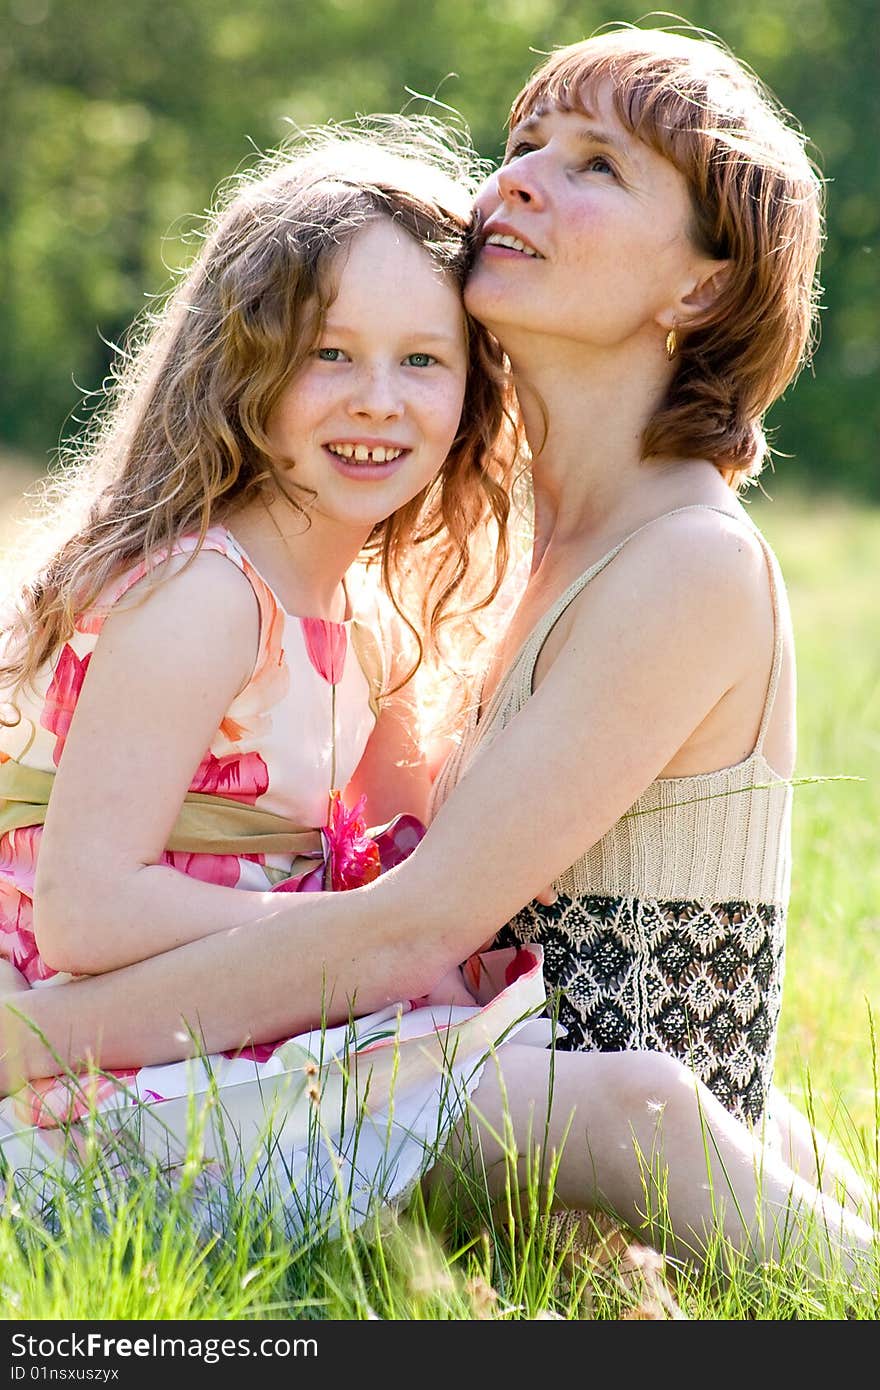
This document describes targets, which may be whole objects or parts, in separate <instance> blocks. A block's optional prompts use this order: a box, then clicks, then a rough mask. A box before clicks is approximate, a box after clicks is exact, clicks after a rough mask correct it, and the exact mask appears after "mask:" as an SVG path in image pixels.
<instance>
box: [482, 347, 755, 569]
mask: <svg viewBox="0 0 880 1390" xmlns="http://www.w3.org/2000/svg"><path fill="white" fill-rule="evenodd" d="M505 347H507V345H506V344H505ZM529 349H531V351H529ZM507 350H508V353H509V355H510V358H511V363H512V367H513V372H514V379H515V382H516V387H517V393H518V396H519V402H520V408H521V410H522V415H523V422H524V425H525V430H526V435H527V438H528V441H529V446H530V448H531V451H532V460H533V462H532V479H533V488H534V499H535V550H534V557H533V566H532V567H533V570H535V569H537V568H538V566H539V565H540V564H541V563H542V562H543V561H544V557H545V555H547V552H548V551H549V552H552V553H553V554H556V555H563V554H566V553H568V552H571V551H578V552H580V551H582V550H583V549H585V548H586V549H589V547H590V545H591V542H592V540H593V538H596V539H597V540H599V541H602V540H604V539H607V538H609V537H610V538H611V543H612V544H613V543H614V541H615V540H616V539H618V538H619V537H622V536H623V535H625V534H627V533H628V532H629V531H630V530H632V529H635V527H636V526H638V525H640V524H641V522H642V521H645V520H649V519H650V518H651V517H652V516H656V515H658V514H659V513H660V512H662V511H664V510H672V509H674V508H675V507H676V506H680V505H687V503H688V502H704V501H715V502H717V503H718V504H722V503H723V502H724V501H725V500H726V501H728V502H729V501H730V500H731V499H732V494H731V492H730V489H729V488H728V487H727V486H726V484H725V483H724V480H723V479H722V477H721V475H720V473H719V472H718V470H717V469H716V468H715V467H714V466H713V465H712V464H711V463H707V462H706V461H705V460H702V459H696V460H695V459H686V458H679V459H668V460H660V459H648V460H645V459H644V458H643V456H642V439H643V437H644V432H645V428H646V426H647V425H648V423H649V421H650V419H651V417H652V415H653V414H654V412H655V411H656V409H657V407H658V405H659V403H660V402H661V401H662V399H663V396H664V395H665V392H666V389H667V385H668V368H667V366H666V363H665V362H662V363H661V364H659V366H658V364H657V361H656V353H652V354H651V355H647V354H643V356H644V357H645V360H639V361H633V360H632V358H633V353H634V352H635V353H636V355H638V352H639V348H638V345H635V346H633V345H628V347H627V349H625V350H623V351H621V352H619V353H613V352H609V351H607V350H604V349H603V350H602V351H601V352H600V351H595V350H590V349H587V348H585V347H584V346H583V345H582V344H574V343H559V342H552V343H549V344H548V342H547V341H546V340H542V341H541V342H540V343H537V344H533V343H527V344H526V348H525V351H522V352H518V351H517V346H515V345H514V346H513V350H512V351H511V349H510V348H507Z"/></svg>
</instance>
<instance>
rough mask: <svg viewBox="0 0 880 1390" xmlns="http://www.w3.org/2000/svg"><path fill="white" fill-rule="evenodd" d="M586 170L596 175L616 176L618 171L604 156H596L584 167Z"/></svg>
mask: <svg viewBox="0 0 880 1390" xmlns="http://www.w3.org/2000/svg"><path fill="white" fill-rule="evenodd" d="M583 167H584V169H585V170H588V171H589V172H590V173H595V174H612V175H613V174H616V173H617V170H616V169H615V167H614V165H613V164H612V163H611V161H610V160H609V159H606V158H605V156H604V154H594V155H593V156H592V157H591V158H590V159H588V160H587V162H586V164H585V165H584V166H583Z"/></svg>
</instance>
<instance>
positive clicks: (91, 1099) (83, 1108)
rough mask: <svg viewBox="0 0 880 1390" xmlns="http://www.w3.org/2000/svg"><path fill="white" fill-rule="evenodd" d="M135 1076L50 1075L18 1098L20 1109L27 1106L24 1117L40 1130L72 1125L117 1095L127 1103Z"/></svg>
mask: <svg viewBox="0 0 880 1390" xmlns="http://www.w3.org/2000/svg"><path fill="white" fill-rule="evenodd" d="M135 1075H136V1073H135V1072H134V1071H118V1072H114V1073H113V1075H112V1076H104V1075H102V1074H100V1073H86V1074H84V1075H83V1076H82V1077H73V1076H47V1077H44V1078H42V1079H41V1080H39V1081H30V1082H29V1083H28V1085H27V1086H26V1087H25V1089H24V1091H22V1092H21V1093H20V1094H19V1096H17V1097H16V1102H17V1109H18V1110H19V1111H20V1110H21V1109H22V1108H25V1107H26V1108H25V1113H24V1115H23V1118H24V1119H25V1120H29V1121H30V1123H31V1124H32V1125H38V1126H39V1127H40V1129H54V1128H55V1127H56V1126H57V1125H64V1124H73V1123H74V1122H75V1121H76V1120H81V1119H82V1118H83V1117H84V1116H85V1115H88V1113H89V1111H90V1110H91V1109H92V1107H93V1106H94V1107H96V1108H100V1107H101V1106H102V1105H103V1103H104V1102H105V1101H108V1100H110V1099H111V1097H113V1096H114V1095H115V1094H116V1093H117V1092H118V1093H119V1099H120V1102H121V1103H123V1104H124V1103H125V1101H126V1099H127V1097H126V1094H125V1092H126V1090H127V1086H126V1083H127V1082H128V1081H131V1079H132V1078H133V1077H134V1076H135Z"/></svg>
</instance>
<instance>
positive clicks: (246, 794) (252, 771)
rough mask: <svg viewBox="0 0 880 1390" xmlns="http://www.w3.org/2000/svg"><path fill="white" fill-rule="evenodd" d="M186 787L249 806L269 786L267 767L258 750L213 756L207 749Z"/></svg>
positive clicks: (192, 790)
mask: <svg viewBox="0 0 880 1390" xmlns="http://www.w3.org/2000/svg"><path fill="white" fill-rule="evenodd" d="M189 789H190V791H191V792H204V793H207V794H208V795H209V796H228V797H231V798H232V800H234V801H246V802H247V803H248V805H249V806H253V805H255V803H256V801H257V799H258V798H259V797H261V796H263V795H264V794H265V793H266V792H267V791H268V789H269V769H268V768H267V766H266V764H265V763H264V761H263V759H262V758H261V757H260V755H259V753H243V754H242V755H241V756H240V757H236V756H235V755H234V754H232V755H230V756H229V757H226V758H215V757H214V754H213V753H212V752H211V751H210V749H209V750H208V752H207V753H206V754H205V756H204V757H203V758H202V761H201V762H200V763H199V765H198V767H197V768H196V771H195V774H194V776H193V779H192V781H191V782H190V785H189Z"/></svg>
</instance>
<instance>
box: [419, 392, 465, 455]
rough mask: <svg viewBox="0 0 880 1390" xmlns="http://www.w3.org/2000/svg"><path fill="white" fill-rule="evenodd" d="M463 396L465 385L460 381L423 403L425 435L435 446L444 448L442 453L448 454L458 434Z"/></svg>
mask: <svg viewBox="0 0 880 1390" xmlns="http://www.w3.org/2000/svg"><path fill="white" fill-rule="evenodd" d="M464 395H465V383H464V380H463V379H462V380H461V381H460V382H450V383H449V384H448V385H447V386H446V387H444V388H443V390H439V391H437V392H436V393H435V394H434V395H433V398H432V399H431V400H430V401H426V402H425V410H424V420H425V433H426V435H429V436H430V438H431V440H432V441H433V442H436V443H437V445H439V446H442V447H444V452H448V450H449V448H450V447H451V445H452V441H453V439H454V438H455V436H456V434H457V433H458V426H459V421H460V420H461V412H462V406H463V405H464Z"/></svg>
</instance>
